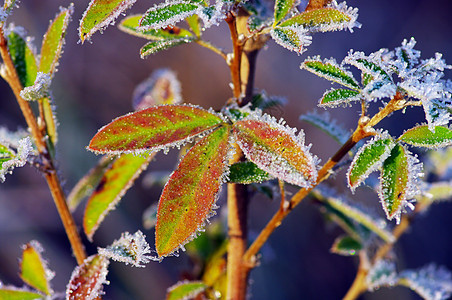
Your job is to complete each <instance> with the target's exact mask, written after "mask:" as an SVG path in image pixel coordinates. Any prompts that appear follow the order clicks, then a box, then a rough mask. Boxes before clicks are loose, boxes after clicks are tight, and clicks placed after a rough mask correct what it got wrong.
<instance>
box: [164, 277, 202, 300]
mask: <svg viewBox="0 0 452 300" xmlns="http://www.w3.org/2000/svg"><path fill="white" fill-rule="evenodd" d="M206 288H207V286H206V284H205V283H204V282H202V281H181V282H178V283H176V284H175V285H173V286H171V287H170V288H168V292H167V294H166V300H184V299H192V298H195V297H196V296H198V295H199V294H200V293H202V292H203V291H204V290H205V289H206Z"/></svg>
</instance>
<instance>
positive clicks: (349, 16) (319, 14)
mask: <svg viewBox="0 0 452 300" xmlns="http://www.w3.org/2000/svg"><path fill="white" fill-rule="evenodd" d="M341 4H342V3H341ZM357 18H358V9H357V8H347V7H346V6H344V9H337V8H333V7H324V8H319V9H313V10H309V11H304V12H302V13H301V14H298V15H295V16H293V17H291V18H290V19H288V20H286V21H284V22H282V23H281V24H280V25H279V26H281V27H285V26H303V27H304V28H305V29H306V30H309V31H310V32H327V31H337V30H343V29H349V30H350V32H353V28H354V27H358V28H359V27H361V24H359V23H358V22H356V19H357Z"/></svg>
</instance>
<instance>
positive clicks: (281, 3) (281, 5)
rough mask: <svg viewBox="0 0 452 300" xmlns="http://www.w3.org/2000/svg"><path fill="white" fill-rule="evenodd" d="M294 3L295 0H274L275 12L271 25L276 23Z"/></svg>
mask: <svg viewBox="0 0 452 300" xmlns="http://www.w3.org/2000/svg"><path fill="white" fill-rule="evenodd" d="M294 5H295V0H275V14H274V19H275V21H274V23H273V26H275V25H277V24H278V23H279V22H281V20H282V19H284V17H285V16H287V14H288V13H289V11H290V10H291V9H292V7H293V6H294Z"/></svg>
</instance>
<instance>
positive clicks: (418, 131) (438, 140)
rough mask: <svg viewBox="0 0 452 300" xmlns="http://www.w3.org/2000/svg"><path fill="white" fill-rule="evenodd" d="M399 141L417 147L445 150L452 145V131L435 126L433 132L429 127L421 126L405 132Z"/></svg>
mask: <svg viewBox="0 0 452 300" xmlns="http://www.w3.org/2000/svg"><path fill="white" fill-rule="evenodd" d="M398 140H399V141H402V142H405V143H407V144H410V145H412V146H416V147H426V148H434V149H436V148H443V147H447V146H450V145H452V130H450V129H449V128H446V127H442V126H435V127H434V128H433V131H431V130H430V129H429V128H428V126H427V125H420V126H415V127H413V128H411V129H409V130H407V131H405V132H404V133H403V134H402V135H401V136H400V137H399V138H398Z"/></svg>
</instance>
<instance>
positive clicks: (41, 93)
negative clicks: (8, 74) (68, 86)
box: [20, 72, 52, 101]
mask: <svg viewBox="0 0 452 300" xmlns="http://www.w3.org/2000/svg"><path fill="white" fill-rule="evenodd" d="M51 83H52V78H51V77H50V76H49V74H47V73H42V72H38V74H37V76H36V79H35V82H34V83H33V85H30V86H27V87H25V88H24V89H23V90H22V91H20V96H21V97H22V98H24V99H25V100H28V101H37V100H39V99H42V98H44V97H48V96H49V87H50V84H51Z"/></svg>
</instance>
